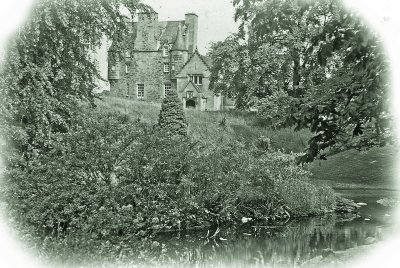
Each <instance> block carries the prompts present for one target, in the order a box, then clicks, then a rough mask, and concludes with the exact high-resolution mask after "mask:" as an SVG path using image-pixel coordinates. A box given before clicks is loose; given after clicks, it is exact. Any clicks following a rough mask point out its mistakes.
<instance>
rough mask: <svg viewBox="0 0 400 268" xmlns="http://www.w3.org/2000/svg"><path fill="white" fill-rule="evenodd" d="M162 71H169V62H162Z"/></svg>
mask: <svg viewBox="0 0 400 268" xmlns="http://www.w3.org/2000/svg"><path fill="white" fill-rule="evenodd" d="M164 73H169V63H164Z"/></svg>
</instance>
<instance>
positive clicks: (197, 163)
mask: <svg viewBox="0 0 400 268" xmlns="http://www.w3.org/2000/svg"><path fill="white" fill-rule="evenodd" d="M154 107H155V106H154V105H153V104H147V103H141V102H134V101H129V100H123V99H116V98H111V97H104V98H103V101H98V102H97V108H94V109H90V108H88V107H86V106H84V105H83V106H82V107H81V108H80V109H81V113H80V114H81V116H79V117H76V118H75V119H74V120H76V121H75V122H73V124H72V125H73V126H74V127H73V129H71V130H70V131H69V132H67V133H62V134H59V135H58V136H57V138H56V139H55V140H54V143H53V149H51V150H49V151H48V152H47V153H46V154H44V155H42V156H40V157H37V158H36V159H34V160H33V161H31V162H30V163H29V166H24V167H14V169H10V170H8V171H7V172H8V173H7V174H6V180H7V181H6V183H5V186H6V188H5V189H4V195H5V197H6V200H5V201H6V203H7V205H8V207H7V208H8V212H9V217H10V219H11V220H12V221H13V222H14V223H16V224H17V225H16V226H18V228H19V230H20V231H21V232H22V233H23V234H24V235H23V237H24V239H25V240H27V242H28V244H31V245H32V246H33V247H34V248H36V249H38V250H39V251H40V252H41V254H44V255H47V254H48V253H49V252H53V253H54V254H55V256H57V255H60V254H61V255H63V253H62V252H63V251H65V250H66V248H69V249H70V250H72V249H73V251H76V252H81V251H86V250H89V251H91V250H93V249H95V248H97V249H100V251H101V252H103V253H104V254H106V253H107V254H111V255H114V256H116V254H117V255H118V254H122V252H123V251H121V249H122V248H124V250H127V249H128V248H129V247H131V246H132V241H149V242H148V243H150V241H151V239H152V237H154V235H156V234H157V233H161V232H169V231H179V230H194V229H204V230H205V231H207V230H208V232H207V235H206V237H207V238H215V237H218V233H219V230H220V229H221V228H224V226H232V225H233V226H234V225H238V226H241V225H245V224H249V223H251V224H256V225H257V224H258V225H274V224H276V223H279V222H280V223H284V222H288V221H290V220H292V219H295V218H301V217H310V216H322V215H326V214H349V213H350V214H351V213H356V211H357V208H358V205H357V204H355V203H354V202H352V201H351V200H348V199H345V198H343V197H340V196H338V195H337V194H335V192H334V191H333V190H332V188H330V187H327V186H324V185H317V184H315V183H314V182H312V181H311V180H310V178H311V173H310V172H308V171H307V170H306V169H304V168H302V167H301V166H298V165H297V164H296V161H295V160H296V156H297V155H298V153H299V152H300V151H301V148H302V146H301V143H300V145H298V147H297V148H296V147H295V146H294V144H293V143H292V144H291V143H287V142H285V140H288V139H290V140H297V141H301V140H303V139H304V140H306V136H307V135H308V134H307V133H306V132H301V131H300V132H294V131H292V130H287V129H286V130H285V129H283V130H278V131H276V130H270V129H268V127H265V126H263V125H262V122H259V121H257V119H256V118H255V117H253V116H251V115H249V114H246V113H237V112H235V111H233V112H222V113H216V112H208V113H207V112H206V113H204V112H196V111H190V110H186V116H187V134H186V132H185V131H183V132H182V131H180V133H181V134H180V135H170V133H169V132H168V131H165V129H164V130H163V129H162V128H160V127H159V125H157V115H158V113H159V112H158V111H159V109H154ZM174 109H175V108H174ZM170 114H174V115H176V114H177V113H176V112H172V113H171V112H170ZM178 115H179V113H178ZM179 116H180V115H179ZM179 116H178V117H179ZM172 122H175V121H174V120H172ZM222 122H223V123H222ZM248 124H249V125H248ZM178 125H179V124H178ZM182 133H183V134H182ZM271 134H272V135H271ZM267 135H268V136H267ZM271 136H272V137H273V139H270V138H269V137H271ZM282 140H283V141H284V142H282V143H280V142H281V141H282ZM285 145H286V146H288V147H286V148H285V147H283V146H285ZM275 148H278V149H275ZM289 150H290V152H289V153H287V152H288V151H289ZM293 150H295V152H293ZM146 243H147V242H146ZM146 243H145V244H146ZM150 244H151V243H150ZM150 244H149V245H150ZM89 245H90V247H89V248H90V249H89V248H88V246H89ZM150 248H151V246H150ZM67 251H68V250H67ZM88 253H89V252H88ZM103 253H102V254H103ZM68 254H69V253H68ZM68 254H67V255H68ZM59 257H61V256H59ZM64 257H66V256H64Z"/></svg>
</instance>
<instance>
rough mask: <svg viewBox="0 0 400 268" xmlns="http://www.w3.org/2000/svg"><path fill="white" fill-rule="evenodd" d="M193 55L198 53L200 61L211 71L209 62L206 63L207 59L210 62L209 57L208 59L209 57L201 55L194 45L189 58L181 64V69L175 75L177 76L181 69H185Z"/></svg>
mask: <svg viewBox="0 0 400 268" xmlns="http://www.w3.org/2000/svg"><path fill="white" fill-rule="evenodd" d="M194 55H198V56H199V58H200V60H201V61H202V62H203V63H204V65H205V66H206V67H207V69H208V70H209V71H211V64H208V63H207V61H209V62H210V63H211V59H210V58H209V57H205V56H202V55H201V54H200V53H199V51H198V50H197V47H196V50H195V51H194V52H193V53H192V55H190V57H189V59H188V60H187V61H186V62H185V64H184V65H183V66H182V69H181V70H180V72H179V73H178V74H177V75H176V76H179V74H180V73H181V72H182V71H183V69H185V67H186V65H188V64H189V62H190V61H191V60H192V59H193V58H194Z"/></svg>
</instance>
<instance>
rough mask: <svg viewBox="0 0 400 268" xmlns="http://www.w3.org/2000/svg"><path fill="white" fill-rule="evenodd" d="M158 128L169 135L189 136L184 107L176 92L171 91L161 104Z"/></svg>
mask: <svg viewBox="0 0 400 268" xmlns="http://www.w3.org/2000/svg"><path fill="white" fill-rule="evenodd" d="M158 127H159V129H161V130H163V131H164V132H166V133H168V134H169V135H182V136H186V135H187V122H186V118H185V114H184V112H183V105H182V102H181V101H180V100H179V98H178V94H177V93H176V91H175V90H170V92H169V93H168V94H167V96H165V98H164V100H163V102H162V104H161V110H160V114H159V117H158Z"/></svg>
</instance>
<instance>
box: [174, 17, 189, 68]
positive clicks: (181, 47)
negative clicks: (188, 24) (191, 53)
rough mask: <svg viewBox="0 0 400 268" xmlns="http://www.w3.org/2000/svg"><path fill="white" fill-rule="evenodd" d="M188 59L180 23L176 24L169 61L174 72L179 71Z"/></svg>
mask: <svg viewBox="0 0 400 268" xmlns="http://www.w3.org/2000/svg"><path fill="white" fill-rule="evenodd" d="M187 60H188V49H187V47H186V44H185V41H184V38H183V33H182V28H181V25H179V26H178V32H177V36H176V40H175V43H174V45H173V46H172V49H171V63H172V64H173V65H174V66H175V70H174V71H175V73H176V74H177V73H179V71H180V70H181V69H182V67H183V65H184V64H185V63H186V61H187Z"/></svg>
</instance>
